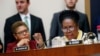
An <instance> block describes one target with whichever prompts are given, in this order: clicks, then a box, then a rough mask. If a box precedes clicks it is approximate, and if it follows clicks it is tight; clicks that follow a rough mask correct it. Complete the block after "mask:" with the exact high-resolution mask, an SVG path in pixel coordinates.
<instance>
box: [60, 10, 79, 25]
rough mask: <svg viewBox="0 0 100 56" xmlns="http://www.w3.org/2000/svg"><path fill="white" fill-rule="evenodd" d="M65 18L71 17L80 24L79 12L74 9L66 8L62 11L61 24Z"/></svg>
mask: <svg viewBox="0 0 100 56" xmlns="http://www.w3.org/2000/svg"><path fill="white" fill-rule="evenodd" d="M65 19H71V20H73V21H74V22H75V23H76V24H77V25H78V21H79V14H78V13H77V12H75V11H72V10H64V11H62V12H61V13H60V16H59V22H60V24H61V25H62V22H63V20H65Z"/></svg>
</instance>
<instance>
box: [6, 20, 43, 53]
mask: <svg viewBox="0 0 100 56" xmlns="http://www.w3.org/2000/svg"><path fill="white" fill-rule="evenodd" d="M12 32H13V35H14V37H15V38H16V41H15V42H12V43H9V44H8V45H7V50H6V53H11V52H14V50H15V48H16V47H21V46H27V47H28V50H29V49H43V48H44V47H45V44H44V42H43V39H42V37H39V35H41V34H40V33H35V34H34V35H33V37H34V39H35V40H30V34H29V29H28V27H27V25H26V24H25V23H24V22H22V21H17V22H15V23H14V24H13V25H12ZM8 38H9V37H8Z"/></svg>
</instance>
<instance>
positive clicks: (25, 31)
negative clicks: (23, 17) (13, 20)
mask: <svg viewBox="0 0 100 56" xmlns="http://www.w3.org/2000/svg"><path fill="white" fill-rule="evenodd" d="M28 32H29V31H28V30H27V29H26V30H23V31H20V32H17V33H15V34H19V35H23V34H25V33H28Z"/></svg>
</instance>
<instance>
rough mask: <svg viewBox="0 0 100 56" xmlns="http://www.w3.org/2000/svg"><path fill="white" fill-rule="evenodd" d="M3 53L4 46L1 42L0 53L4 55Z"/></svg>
mask: <svg viewBox="0 0 100 56" xmlns="http://www.w3.org/2000/svg"><path fill="white" fill-rule="evenodd" d="M2 51H3V44H2V42H1V40H0V53H2Z"/></svg>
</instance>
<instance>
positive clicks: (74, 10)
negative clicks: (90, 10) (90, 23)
mask: <svg viewBox="0 0 100 56" xmlns="http://www.w3.org/2000/svg"><path fill="white" fill-rule="evenodd" d="M65 10H70V9H69V8H67V7H65ZM73 10H74V11H77V9H76V8H74V9H73Z"/></svg>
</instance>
